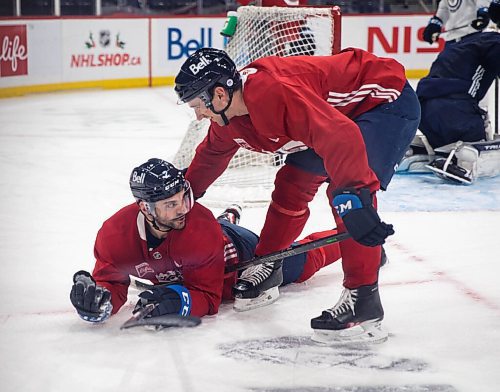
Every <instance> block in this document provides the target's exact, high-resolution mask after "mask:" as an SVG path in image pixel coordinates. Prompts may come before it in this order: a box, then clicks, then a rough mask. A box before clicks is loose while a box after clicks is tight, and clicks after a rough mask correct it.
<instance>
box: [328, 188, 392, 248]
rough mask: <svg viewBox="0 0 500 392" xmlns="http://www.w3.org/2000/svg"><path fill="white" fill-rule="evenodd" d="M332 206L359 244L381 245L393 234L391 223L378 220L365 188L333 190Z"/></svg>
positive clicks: (368, 192)
mask: <svg viewBox="0 0 500 392" xmlns="http://www.w3.org/2000/svg"><path fill="white" fill-rule="evenodd" d="M333 206H334V207H335V209H336V210H337V213H338V214H339V215H340V217H341V218H342V220H343V221H344V224H345V227H346V229H347V231H348V232H349V234H351V236H352V238H353V239H354V240H355V241H357V242H359V243H360V244H361V245H365V246H377V245H382V244H383V243H384V242H385V239H386V238H387V237H388V236H390V235H392V234H394V230H393V228H392V225H388V224H386V223H384V222H382V221H381V220H380V217H379V216H378V214H377V211H376V210H375V208H374V207H373V204H372V197H371V195H370V191H369V189H367V188H363V189H361V190H360V191H359V193H358V192H357V191H356V190H355V189H353V188H348V189H342V190H340V191H337V192H335V193H334V195H333Z"/></svg>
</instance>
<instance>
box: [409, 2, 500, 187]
mask: <svg viewBox="0 0 500 392" xmlns="http://www.w3.org/2000/svg"><path fill="white" fill-rule="evenodd" d="M448 3H449V2H447V1H442V2H441V3H440V5H439V8H438V12H437V13H436V16H435V17H433V18H432V19H431V21H430V23H429V25H428V26H427V28H426V31H427V34H426V33H424V37H427V38H429V37H430V36H431V35H430V34H431V33H432V34H434V33H433V31H434V30H433V27H432V26H434V22H433V20H434V19H436V18H437V19H440V17H439V15H442V14H443V12H445V11H446V13H444V14H443V15H446V16H449V19H447V20H448V23H447V25H446V26H447V28H448V29H449V28H452V29H454V28H456V26H457V25H461V24H463V23H465V21H467V20H472V18H476V19H474V20H473V21H472V23H469V25H468V26H467V27H466V28H464V29H457V30H451V31H450V33H449V34H448V35H447V36H446V39H447V43H446V46H445V49H444V50H443V51H442V52H441V53H440V54H439V55H438V57H437V58H436V60H435V61H434V63H433V64H432V67H431V70H430V72H429V75H427V76H426V77H425V78H423V79H422V80H420V82H419V83H418V86H417V95H418V98H419V100H420V104H421V106H422V119H421V122H420V125H419V129H420V130H421V131H422V133H423V135H424V136H425V138H426V140H424V141H425V142H428V146H427V149H426V150H424V151H423V152H424V154H421V157H422V160H423V161H428V162H430V161H431V159H432V158H430V157H429V156H428V155H427V152H430V154H431V157H432V156H433V155H435V154H436V155H438V158H437V159H435V160H434V161H433V162H432V163H430V165H429V166H427V167H428V168H429V169H431V170H433V171H434V172H436V173H437V174H439V175H440V176H441V177H444V178H446V179H450V180H452V181H455V182H460V183H471V182H472V181H473V180H474V179H475V178H476V177H482V176H491V175H497V174H500V143H499V142H498V141H495V140H492V139H493V135H492V130H491V128H489V121H488V115H487V112H486V111H485V110H483V109H482V108H480V107H479V102H480V101H481V100H482V99H483V98H484V97H485V95H486V93H487V91H488V89H489V88H490V87H491V85H492V83H493V81H494V80H495V79H496V78H497V77H499V75H500V61H499V60H498V59H500V34H498V33H497V32H482V33H479V32H478V31H477V29H479V30H481V29H484V28H485V27H486V25H487V24H488V22H489V20H490V17H491V19H492V20H493V21H494V22H498V13H499V10H498V8H499V7H500V3H499V2H498V1H496V2H492V3H491V4H490V5H489V8H488V7H487V5H488V3H489V2H482V3H481V2H479V1H478V2H475V1H469V2H467V1H465V2H461V3H459V4H458V5H456V7H453V8H452V7H450V5H449V4H448ZM475 3H477V4H475ZM477 7H480V8H477ZM476 8H477V13H476ZM443 20H446V19H443ZM436 32H437V31H436ZM465 33H466V35H463V34H465ZM453 38H454V39H453ZM429 42H432V40H431V39H429ZM457 142H458V144H456V143H457ZM463 142H469V143H463ZM476 142H477V143H476ZM412 149H413V153H414V154H415V153H417V154H418V147H417V146H412ZM433 149H434V150H435V149H437V150H436V151H433ZM439 155H444V156H439ZM416 158H418V157H417V156H416V155H413V156H411V157H409V159H412V160H416Z"/></svg>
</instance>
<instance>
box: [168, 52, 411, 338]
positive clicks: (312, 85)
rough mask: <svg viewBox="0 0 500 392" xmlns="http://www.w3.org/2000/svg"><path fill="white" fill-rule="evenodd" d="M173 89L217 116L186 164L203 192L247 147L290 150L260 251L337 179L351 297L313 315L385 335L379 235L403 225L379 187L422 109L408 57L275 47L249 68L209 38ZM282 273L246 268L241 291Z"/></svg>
mask: <svg viewBox="0 0 500 392" xmlns="http://www.w3.org/2000/svg"><path fill="white" fill-rule="evenodd" d="M175 90H176V91H177V94H178V96H179V99H180V102H185V103H188V105H189V106H190V107H191V108H192V109H194V111H195V113H196V116H197V118H198V119H202V118H209V119H210V120H212V124H211V126H210V129H209V131H208V135H207V137H206V138H205V139H204V140H203V141H202V143H201V144H200V145H199V146H198V148H197V150H196V155H195V157H194V159H193V161H192V163H191V165H190V166H189V168H188V171H187V173H186V176H187V178H188V179H189V180H190V181H191V184H192V186H193V191H194V194H195V196H196V197H200V196H201V195H202V194H203V193H204V192H205V190H206V189H207V188H208V187H209V186H210V184H212V183H213V182H214V181H215V179H217V177H218V176H220V175H221V173H222V172H223V171H224V170H225V168H226V167H227V165H228V163H229V161H230V159H231V157H232V156H233V155H234V154H235V153H236V151H237V150H238V149H239V148H240V147H244V148H247V149H250V150H254V151H259V152H264V153H265V152H283V153H286V154H289V155H288V156H287V158H286V163H285V165H284V167H283V168H281V169H280V170H279V172H278V174H277V176H276V179H275V189H274V192H273V194H272V202H271V204H270V206H269V209H268V212H267V216H266V222H265V224H264V227H263V229H262V232H261V238H260V241H259V244H258V245H257V248H256V255H264V254H267V253H270V252H274V251H277V250H280V249H284V248H286V247H288V246H289V245H290V243H291V242H292V241H293V239H294V238H295V237H296V236H297V235H299V233H300V232H301V231H302V229H303V227H304V225H305V223H306V221H307V219H308V217H309V208H308V204H309V202H310V201H311V200H312V199H313V198H314V196H315V194H316V192H317V190H318V188H319V187H320V185H321V184H323V183H324V182H326V181H329V186H328V190H327V194H328V198H329V200H330V202H331V204H332V206H333V207H334V210H335V211H334V216H335V221H336V223H337V227H338V229H339V231H348V232H349V233H350V234H351V235H352V237H353V239H350V240H347V241H344V242H342V243H341V244H340V249H341V253H342V266H343V270H344V274H345V277H344V287H345V289H344V293H343V294H342V297H341V300H340V301H339V302H338V303H337V304H336V305H335V306H334V307H333V308H330V309H327V310H325V311H324V312H323V313H322V314H321V315H320V316H319V317H317V318H314V319H313V320H312V321H311V326H312V328H313V329H314V330H315V332H317V333H316V339H318V340H329V339H336V338H337V337H338V335H339V332H342V330H345V329H348V328H350V327H352V326H355V325H358V324H361V326H362V328H363V329H364V330H365V331H368V333H366V334H365V335H363V337H360V339H361V338H367V339H368V338H370V337H373V336H375V338H376V339H379V340H382V339H385V337H386V336H385V337H384V336H382V335H383V334H384V333H383V332H382V330H381V329H380V322H381V320H382V319H383V316H384V312H383V309H382V305H381V302H380V298H379V293H378V267H379V262H380V255H381V245H382V244H383V243H384V242H385V239H386V238H387V237H388V236H389V235H391V234H393V233H394V231H393V228H392V225H388V224H386V223H384V222H382V221H381V220H380V217H379V216H378V214H377V210H376V207H377V204H376V196H375V194H376V191H377V190H379V189H380V188H382V189H386V188H387V186H388V184H389V182H390V180H391V178H392V176H393V174H394V168H395V165H396V164H397V163H398V162H399V161H400V159H401V157H402V156H403V154H404V153H405V151H406V149H407V148H408V146H409V144H410V142H411V140H412V138H413V136H414V135H415V132H416V129H417V125H418V123H419V119H420V106H419V104H418V100H417V97H416V95H415V92H414V91H413V90H412V88H411V87H410V85H409V84H408V83H407V81H406V78H405V73H404V69H403V66H402V65H401V64H399V63H398V62H396V61H395V60H392V59H386V58H379V57H377V56H375V55H373V54H371V53H368V52H366V51H363V50H361V49H347V50H344V51H342V52H341V53H339V54H336V55H333V56H325V57H309V56H298V57H287V58H279V57H267V58H263V59H260V60H257V61H254V62H253V63H250V64H249V65H248V66H247V67H245V68H244V69H243V70H242V71H241V73H240V72H238V71H237V70H236V67H235V64H234V62H233V61H232V60H231V59H230V58H229V56H228V55H227V54H226V53H225V52H224V51H220V50H216V49H209V48H205V49H200V50H198V51H197V52H196V53H194V54H192V55H191V56H190V57H189V58H188V59H187V60H186V62H185V63H184V64H183V65H182V67H181V70H180V72H179V74H178V75H177V77H176V79H175ZM281 275H282V271H281V266H280V263H268V264H262V265H260V266H259V268H258V269H254V270H253V271H252V273H249V274H246V275H245V276H241V277H240V279H239V280H238V282H237V284H236V285H235V288H234V291H235V295H236V298H237V299H239V300H240V301H241V302H242V303H243V302H244V301H247V302H248V304H249V306H252V307H253V306H254V304H255V303H256V302H259V301H261V302H263V303H265V301H266V298H267V292H268V291H269V290H271V289H272V288H274V287H276V286H278V285H279V284H280V282H281V279H282V276H281ZM257 294H260V295H259V296H257ZM241 306H242V307H243V306H244V305H241Z"/></svg>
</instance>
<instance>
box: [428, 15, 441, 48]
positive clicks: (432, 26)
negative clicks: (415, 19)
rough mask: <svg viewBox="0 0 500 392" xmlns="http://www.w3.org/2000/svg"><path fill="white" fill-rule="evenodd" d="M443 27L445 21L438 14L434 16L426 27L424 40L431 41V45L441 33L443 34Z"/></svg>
mask: <svg viewBox="0 0 500 392" xmlns="http://www.w3.org/2000/svg"><path fill="white" fill-rule="evenodd" d="M442 27H443V21H442V20H441V19H440V18H438V17H437V16H433V17H432V18H431V19H430V20H429V23H428V24H427V26H426V27H425V29H424V34H423V38H424V41H425V42H428V43H430V44H431V45H432V44H433V43H434V42H436V41H437V39H438V38H439V34H441V28H442Z"/></svg>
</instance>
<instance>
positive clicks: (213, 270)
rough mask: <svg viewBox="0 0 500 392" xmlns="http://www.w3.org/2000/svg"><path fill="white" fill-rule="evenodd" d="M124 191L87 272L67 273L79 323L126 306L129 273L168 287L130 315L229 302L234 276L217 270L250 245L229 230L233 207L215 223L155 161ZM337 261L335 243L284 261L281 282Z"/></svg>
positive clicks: (245, 233)
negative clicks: (127, 194)
mask: <svg viewBox="0 0 500 392" xmlns="http://www.w3.org/2000/svg"><path fill="white" fill-rule="evenodd" d="M130 188H131V190H132V194H133V195H134V197H135V199H136V201H137V202H136V203H133V204H131V205H128V206H126V207H124V208H122V209H121V210H119V211H118V212H117V213H116V214H114V215H113V216H112V217H111V218H109V219H108V220H106V221H105V222H104V224H103V226H102V228H101V229H100V230H99V232H98V234H97V238H96V241H95V248H94V254H95V258H96V263H95V267H94V271H93V273H92V274H90V273H88V272H85V271H79V272H77V273H76V274H75V275H74V278H73V281H74V282H73V283H74V284H73V287H72V289H71V294H70V299H71V302H72V304H73V305H74V307H75V308H76V311H77V312H78V314H79V315H80V317H81V318H82V319H84V320H86V321H91V322H102V321H104V320H106V319H107V318H108V317H110V315H112V314H114V313H116V312H117V311H118V310H119V309H120V308H121V307H122V306H123V304H125V302H126V300H127V291H128V287H129V284H130V278H129V275H133V276H136V277H140V278H145V279H149V280H151V281H152V282H153V283H154V284H162V283H175V285H170V286H159V287H157V288H153V289H152V290H149V291H144V292H142V293H141V294H140V295H139V297H140V300H139V302H138V303H137V305H136V309H135V310H139V309H140V308H141V307H143V306H145V305H146V304H148V303H155V304H157V306H156V308H155V309H154V310H153V312H152V313H151V314H150V316H159V315H164V314H182V315H188V314H191V315H194V316H199V317H201V316H205V315H208V314H216V313H217V311H218V309H219V305H220V304H221V301H222V300H229V299H231V298H232V293H231V288H232V286H233V284H234V283H235V282H236V278H237V273H236V272H232V273H229V274H225V273H224V267H225V266H227V265H232V264H236V263H238V262H239V261H245V260H248V259H250V258H252V257H253V255H254V249H255V246H256V244H257V241H258V237H257V235H255V234H254V233H252V232H251V231H249V230H247V229H245V228H243V227H241V226H238V225H237V224H238V221H239V217H240V211H241V210H240V208H239V207H238V206H232V208H229V209H227V210H226V211H225V212H224V213H223V214H222V215H221V216H220V217H219V218H218V220H216V219H215V218H214V217H213V215H212V213H211V212H210V211H209V210H208V209H206V208H205V207H203V206H202V205H200V204H198V203H196V202H194V201H193V194H192V192H191V188H190V185H189V182H188V181H186V180H185V178H184V176H183V174H182V172H181V171H179V170H177V169H176V168H175V167H174V166H173V165H171V164H170V163H168V162H166V161H163V160H160V159H150V160H149V161H148V162H146V163H144V164H142V165H140V166H138V167H136V168H135V169H134V170H133V171H132V174H131V176H130ZM331 234H335V231H326V232H322V233H314V234H312V235H310V236H308V237H306V238H305V239H303V240H302V241H299V242H300V243H304V242H309V241H311V240H314V239H317V238H320V237H325V236H327V235H331ZM339 257H340V251H339V247H338V244H333V245H329V246H326V247H323V248H319V249H315V250H312V251H309V252H308V253H306V254H301V255H297V256H292V257H289V258H286V259H284V261H283V284H287V283H291V282H302V281H304V280H306V279H308V278H310V277H311V276H312V275H313V274H314V273H315V272H316V271H318V270H319V269H320V268H322V267H324V266H326V265H329V264H331V263H333V262H334V261H336V260H338V259H339ZM261 305H263V304H261ZM135 310H134V311H135ZM242 310H245V309H242Z"/></svg>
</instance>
